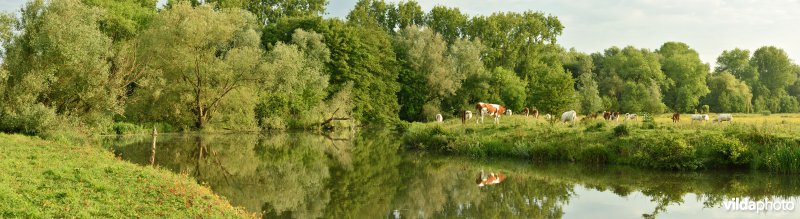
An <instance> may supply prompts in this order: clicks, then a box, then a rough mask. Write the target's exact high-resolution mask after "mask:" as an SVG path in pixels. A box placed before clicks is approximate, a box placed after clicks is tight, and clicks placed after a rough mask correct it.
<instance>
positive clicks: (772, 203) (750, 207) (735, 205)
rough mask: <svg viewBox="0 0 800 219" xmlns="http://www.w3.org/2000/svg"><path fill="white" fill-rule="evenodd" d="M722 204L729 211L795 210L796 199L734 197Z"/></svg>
mask: <svg viewBox="0 0 800 219" xmlns="http://www.w3.org/2000/svg"><path fill="white" fill-rule="evenodd" d="M722 206H723V207H724V208H725V210H728V211H755V212H756V213H758V212H769V211H794V201H790V200H781V199H778V200H770V199H762V200H750V198H743V199H739V198H734V199H732V200H728V201H724V202H723V203H722Z"/></svg>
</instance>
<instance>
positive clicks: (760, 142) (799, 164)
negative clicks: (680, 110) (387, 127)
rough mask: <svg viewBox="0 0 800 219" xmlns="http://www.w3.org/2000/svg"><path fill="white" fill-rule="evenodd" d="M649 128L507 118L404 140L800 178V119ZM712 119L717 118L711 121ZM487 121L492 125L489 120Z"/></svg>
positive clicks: (652, 124) (460, 150)
mask: <svg viewBox="0 0 800 219" xmlns="http://www.w3.org/2000/svg"><path fill="white" fill-rule="evenodd" d="M669 116H670V115H666V114H663V115H658V116H655V117H649V118H648V116H645V118H644V120H640V121H628V122H623V121H622V120H620V122H612V121H604V120H602V119H601V120H596V121H581V122H579V123H577V124H575V125H569V124H562V123H559V122H554V123H550V122H546V121H544V120H542V119H539V120H534V119H533V118H532V117H527V118H526V117H524V116H508V117H504V118H503V119H501V121H502V122H501V123H500V125H493V124H475V121H474V120H472V121H471V123H468V124H466V125H462V124H461V121H460V120H456V119H453V120H446V121H445V122H444V123H414V124H411V125H410V126H409V127H407V131H406V133H405V134H404V136H403V141H404V142H405V144H406V145H407V146H409V147H411V148H414V149H422V150H431V151H437V152H441V153H451V154H463V155H470V156H476V157H485V156H497V157H517V158H525V159H532V160H535V161H565V162H576V163H590V164H626V165H632V166H638V167H644V168H654V169H670V170H696V169H727V168H745V169H747V168H749V169H755V170H766V171H771V172H781V173H797V172H800V137H798V136H797V134H796V133H798V131H800V128H798V124H800V115H797V114H783V115H770V116H763V115H754V114H748V115H738V114H737V115H734V117H735V119H734V121H735V122H734V123H732V124H727V123H725V124H713V123H711V122H706V123H700V122H695V123H691V122H689V121H685V120H684V121H683V122H680V123H672V122H668V120H669V118H670V117H669ZM712 118H713V115H712ZM487 121H488V120H487Z"/></svg>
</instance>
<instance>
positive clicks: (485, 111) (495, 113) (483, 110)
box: [475, 102, 506, 124]
mask: <svg viewBox="0 0 800 219" xmlns="http://www.w3.org/2000/svg"><path fill="white" fill-rule="evenodd" d="M475 110H478V112H480V113H479V114H480V116H481V117H480V119H479V120H477V119H476V123H483V116H484V115H489V116H492V117H493V118H494V123H495V124H499V123H500V115H503V113H505V112H506V107H504V106H500V105H498V104H491V103H484V102H479V103H478V104H476V105H475Z"/></svg>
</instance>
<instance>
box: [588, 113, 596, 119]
mask: <svg viewBox="0 0 800 219" xmlns="http://www.w3.org/2000/svg"><path fill="white" fill-rule="evenodd" d="M586 117H587V118H589V119H597V113H592V114H589V115H588V116H586Z"/></svg>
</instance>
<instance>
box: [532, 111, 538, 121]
mask: <svg viewBox="0 0 800 219" xmlns="http://www.w3.org/2000/svg"><path fill="white" fill-rule="evenodd" d="M533 118H534V119H538V118H539V110H538V109H533Z"/></svg>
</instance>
